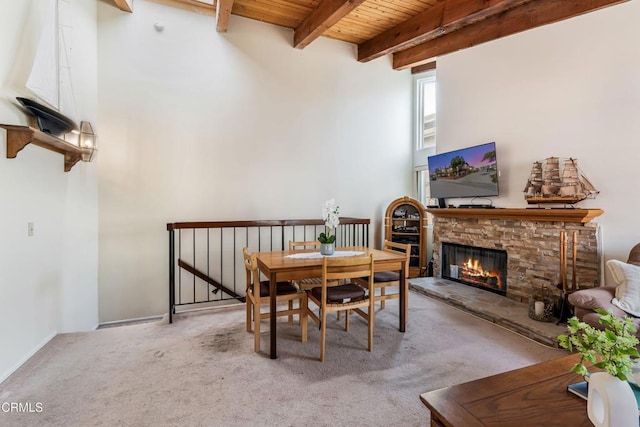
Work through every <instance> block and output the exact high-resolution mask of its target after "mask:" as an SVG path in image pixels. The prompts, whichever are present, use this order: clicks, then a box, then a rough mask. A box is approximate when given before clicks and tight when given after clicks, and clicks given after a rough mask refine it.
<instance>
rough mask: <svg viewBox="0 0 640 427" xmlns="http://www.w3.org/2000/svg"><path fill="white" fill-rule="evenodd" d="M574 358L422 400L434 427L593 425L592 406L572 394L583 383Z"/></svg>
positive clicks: (423, 396)
mask: <svg viewBox="0 0 640 427" xmlns="http://www.w3.org/2000/svg"><path fill="white" fill-rule="evenodd" d="M577 360H578V357H577V355H570V356H566V357H562V358H559V359H554V360H550V361H548V362H543V363H540V364H537V365H533V366H528V367H526V368H521V369H516V370H515V371H510V372H505V373H502V374H498V375H494V376H491V377H487V378H482V379H479V380H475V381H471V382H468V383H464V384H458V385H454V386H452V387H446V388H442V389H440V390H434V391H429V392H427V393H423V394H421V395H420V400H422V402H423V403H424V404H425V405H426V406H427V408H429V410H430V411H431V426H432V427H434V426H438V427H440V426H447V427H453V426H455V427H474V426H527V427H529V426H547V427H548V426H562V427H566V426H571V427H577V426H592V425H593V424H591V422H590V421H589V418H588V417H587V402H586V400H583V399H581V398H579V397H578V396H575V395H574V394H571V393H569V392H568V391H567V385H568V384H571V383H575V382H579V381H581V377H580V376H578V375H577V374H573V373H570V372H569V370H570V369H571V367H572V366H573V365H574V364H575V363H576V361H577Z"/></svg>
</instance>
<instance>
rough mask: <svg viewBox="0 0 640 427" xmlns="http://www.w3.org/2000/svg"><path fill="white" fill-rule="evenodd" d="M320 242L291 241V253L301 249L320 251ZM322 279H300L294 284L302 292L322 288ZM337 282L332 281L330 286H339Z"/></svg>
mask: <svg viewBox="0 0 640 427" xmlns="http://www.w3.org/2000/svg"><path fill="white" fill-rule="evenodd" d="M319 248H320V241H318V240H307V241H299V242H294V241H293V240H289V251H291V252H294V251H299V250H301V249H319ZM321 282H322V279H321V278H320V277H310V278H307V279H298V280H294V281H293V284H294V285H295V286H297V287H298V289H301V290H305V291H306V290H309V289H312V288H315V287H316V286H320V283H321ZM337 284H338V282H337V281H335V280H334V281H332V282H330V283H329V286H335V285H337Z"/></svg>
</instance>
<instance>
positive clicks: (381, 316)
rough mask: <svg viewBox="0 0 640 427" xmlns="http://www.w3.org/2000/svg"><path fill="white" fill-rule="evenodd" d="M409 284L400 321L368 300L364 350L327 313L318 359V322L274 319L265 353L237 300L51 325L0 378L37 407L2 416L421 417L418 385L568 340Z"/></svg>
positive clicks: (20, 422) (131, 420) (11, 394)
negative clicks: (534, 334)
mask: <svg viewBox="0 0 640 427" xmlns="http://www.w3.org/2000/svg"><path fill="white" fill-rule="evenodd" d="M409 297H410V301H409V307H410V310H409V319H408V324H407V332H406V333H404V334H403V333H400V332H399V331H398V329H397V327H398V317H397V316H398V315H397V305H396V304H397V301H393V302H391V303H388V305H387V309H385V310H383V311H380V312H378V313H377V315H376V327H375V337H374V351H373V352H372V353H369V352H368V351H367V350H366V327H365V324H364V322H363V321H362V320H361V319H360V318H358V317H357V316H354V317H353V319H352V322H351V324H352V329H351V331H350V332H349V333H346V332H344V331H343V330H342V325H343V323H342V322H340V323H338V322H337V321H336V320H335V317H333V320H332V322H331V323H330V324H329V325H328V326H329V330H328V337H327V360H326V362H325V363H324V364H322V363H320V362H319V361H318V360H317V357H318V355H319V344H318V342H319V341H318V340H319V332H318V330H317V329H316V328H315V327H310V330H309V342H308V343H306V344H303V343H301V342H300V341H299V328H298V327H297V326H289V325H287V324H286V323H279V324H278V340H279V341H278V349H279V359H277V360H271V359H269V358H268V355H267V350H268V345H269V343H268V338H269V336H268V333H264V334H263V335H262V338H263V339H262V352H261V353H254V352H253V339H252V335H251V334H249V333H247V332H246V331H245V325H244V318H245V312H244V307H243V306H240V307H232V308H225V309H217V310H216V311H201V312H196V313H189V314H181V315H178V316H177V318H176V321H175V323H173V324H171V325H169V324H167V323H164V322H157V323H147V324H139V325H131V326H122V327H117V328H108V329H100V330H98V331H93V332H83V333H74V334H62V335H58V336H56V337H55V338H54V339H53V340H52V341H51V342H50V343H49V344H47V345H46V346H45V347H44V348H43V349H42V350H41V351H39V352H38V353H37V354H36V355H35V356H34V357H32V358H31V359H30V360H29V361H28V362H27V363H26V364H25V365H24V366H22V367H21V368H20V369H19V370H18V371H17V372H16V373H14V374H13V375H12V376H11V377H9V378H8V379H7V380H6V381H5V382H4V383H2V384H0V403H4V402H19V403H22V404H25V403H31V404H32V408H33V409H34V410H35V409H36V408H37V407H38V406H36V404H41V409H42V410H41V411H40V412H38V411H34V412H30V413H15V412H13V413H12V412H5V411H4V410H3V411H1V412H0V425H2V426H43V425H45V426H50V425H56V426H165V425H167V426H264V425H271V426H304V425H314V426H329V425H331V426H336V425H338V426H339V425H356V426H364V425H368V426H389V425H398V426H427V425H428V424H429V411H428V410H427V409H426V407H424V405H423V404H422V403H421V402H420V400H419V395H420V394H421V393H423V392H425V391H428V390H433V389H437V388H441V387H445V386H448V385H452V384H457V383H460V382H465V381H469V380H472V379H475V378H480V377H484V376H488V375H491V374H494V373H498V372H503V371H507V370H510V369H515V368H518V367H521V366H525V365H529V364H533V363H536V362H539V361H543V360H548V359H552V358H555V357H559V356H561V355H563V354H564V352H563V351H562V350H555V349H550V348H548V347H544V346H542V345H540V344H537V343H535V342H533V341H530V340H528V339H525V338H523V337H521V336H519V335H516V334H514V333H512V332H510V331H507V330H504V329H502V328H500V327H498V326H495V325H493V324H490V323H487V322H485V321H483V320H480V319H478V318H476V317H473V316H472V315H470V314H467V313H464V312H462V311H459V310H457V309H454V308H452V307H449V306H447V305H445V304H444V303H442V302H440V301H436V300H432V299H430V298H429V297H426V296H423V295H420V294H417V293H415V292H410V295H409ZM282 322H285V319H282ZM311 324H312V323H310V325H311ZM263 328H264V329H265V330H266V329H267V328H268V324H267V322H266V321H265V322H263ZM4 408H7V406H6V405H5V406H4Z"/></svg>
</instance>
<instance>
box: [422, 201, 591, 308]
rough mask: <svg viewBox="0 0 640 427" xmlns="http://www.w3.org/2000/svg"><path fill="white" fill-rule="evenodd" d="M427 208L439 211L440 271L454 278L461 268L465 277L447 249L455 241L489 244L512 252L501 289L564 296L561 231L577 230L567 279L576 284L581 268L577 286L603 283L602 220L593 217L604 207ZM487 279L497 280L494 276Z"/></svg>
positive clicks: (517, 294)
mask: <svg viewBox="0 0 640 427" xmlns="http://www.w3.org/2000/svg"><path fill="white" fill-rule="evenodd" d="M427 212H429V213H430V214H432V215H433V217H434V219H433V270H434V277H442V278H449V279H453V276H455V273H457V276H458V278H459V277H460V271H461V269H460V267H459V266H458V268H457V269H456V268H455V266H454V268H453V270H454V271H453V272H452V267H451V266H452V265H455V264H458V261H457V260H456V262H451V260H450V258H447V257H450V255H448V253H447V252H445V251H444V250H443V248H447V247H448V245H449V244H455V245H463V246H469V247H472V248H484V249H489V250H495V251H503V252H504V253H506V260H505V263H506V270H505V271H504V272H503V274H504V276H500V277H501V279H500V280H501V281H502V280H504V290H501V291H500V292H498V293H501V294H503V295H505V296H506V297H507V298H510V299H512V300H515V301H519V302H524V303H528V302H529V299H530V297H531V296H533V295H535V294H538V293H541V292H544V293H546V294H547V295H555V296H559V295H560V294H561V293H562V289H559V288H558V284H559V283H561V281H562V278H561V277H560V254H561V250H560V234H561V231H566V232H567V233H569V235H573V233H574V232H575V235H576V240H575V253H576V256H575V261H574V260H573V257H572V253H573V244H571V242H570V245H571V247H570V248H569V250H568V251H567V253H568V254H569V256H568V264H567V272H568V277H567V283H568V284H569V285H571V283H572V282H573V281H574V280H573V271H575V283H576V287H577V288H580V289H583V288H590V287H594V286H599V284H600V253H599V249H598V224H597V223H595V222H592V220H593V218H595V217H597V216H599V215H601V214H602V213H603V211H601V210H599V209H577V208H575V209H460V208H457V209H427ZM447 251H448V249H447ZM483 268H486V267H484V266H483ZM455 270H457V271H455ZM452 273H454V274H452ZM483 280H485V279H483ZM458 281H459V280H458ZM486 281H487V282H491V283H492V281H493V279H486ZM507 282H508V286H507V285H506V284H507ZM476 285H477V283H476ZM490 287H493V286H490ZM490 290H493V289H490ZM493 291H495V290H493Z"/></svg>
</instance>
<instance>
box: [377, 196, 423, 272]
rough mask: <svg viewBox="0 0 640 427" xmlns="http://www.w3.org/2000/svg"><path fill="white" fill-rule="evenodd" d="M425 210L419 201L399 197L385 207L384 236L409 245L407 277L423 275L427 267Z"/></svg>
mask: <svg viewBox="0 0 640 427" xmlns="http://www.w3.org/2000/svg"><path fill="white" fill-rule="evenodd" d="M427 224H428V222H427V211H426V209H425V207H424V206H423V205H422V203H420V202H419V201H417V200H415V199H413V198H411V197H408V196H404V197H400V198H398V199H396V200H394V201H393V202H391V204H389V206H388V207H387V211H386V213H385V216H384V229H385V232H384V236H385V239H387V240H390V241H392V242H397V243H404V244H410V245H411V257H410V259H409V277H418V276H421V275H425V273H426V269H427V262H428V261H427Z"/></svg>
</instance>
